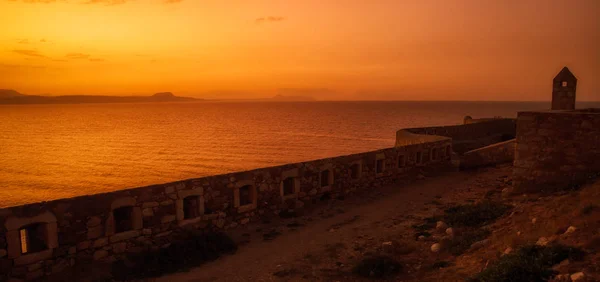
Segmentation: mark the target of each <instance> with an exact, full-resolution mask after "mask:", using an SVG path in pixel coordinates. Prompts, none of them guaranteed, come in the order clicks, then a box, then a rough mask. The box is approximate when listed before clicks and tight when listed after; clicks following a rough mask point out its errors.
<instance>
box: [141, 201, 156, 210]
mask: <svg viewBox="0 0 600 282" xmlns="http://www.w3.org/2000/svg"><path fill="white" fill-rule="evenodd" d="M158 206H159V204H158V202H145V203H143V204H142V208H143V209H147V208H154V207H158Z"/></svg>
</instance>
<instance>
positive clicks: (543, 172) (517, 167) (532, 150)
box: [513, 109, 600, 192]
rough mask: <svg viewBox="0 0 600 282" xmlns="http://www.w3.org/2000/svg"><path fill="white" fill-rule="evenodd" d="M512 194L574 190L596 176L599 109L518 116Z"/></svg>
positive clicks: (599, 166) (599, 161)
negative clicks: (513, 192) (513, 191)
mask: <svg viewBox="0 0 600 282" xmlns="http://www.w3.org/2000/svg"><path fill="white" fill-rule="evenodd" d="M516 142H517V145H516V153H515V162H514V171H513V185H514V189H515V192H548V191H556V190H563V189H569V188H573V187H577V186H579V185H581V184H583V183H585V182H586V181H588V180H590V178H595V177H597V176H598V174H599V173H600V109H582V110H570V111H539V112H520V113H519V115H518V118H517V138H516Z"/></svg>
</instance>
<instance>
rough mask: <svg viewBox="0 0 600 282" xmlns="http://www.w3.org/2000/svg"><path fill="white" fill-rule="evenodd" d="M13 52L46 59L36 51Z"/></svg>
mask: <svg viewBox="0 0 600 282" xmlns="http://www.w3.org/2000/svg"><path fill="white" fill-rule="evenodd" d="M13 52H15V53H17V54H21V55H25V56H30V57H39V58H47V57H46V56H44V55H42V54H40V53H39V52H38V51H36V50H13Z"/></svg>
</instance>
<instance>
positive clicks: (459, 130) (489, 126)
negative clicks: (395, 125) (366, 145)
mask: <svg viewBox="0 0 600 282" xmlns="http://www.w3.org/2000/svg"><path fill="white" fill-rule="evenodd" d="M403 131H408V132H411V133H415V134H424V135H438V136H445V137H450V138H452V143H453V149H454V151H455V152H457V153H459V154H463V153H465V152H468V151H471V150H474V149H477V148H482V147H485V146H488V145H491V144H494V143H498V142H503V141H507V140H510V139H513V138H514V136H515V135H516V120H515V119H508V118H505V119H502V118H498V119H491V120H487V121H479V122H476V123H468V124H461V125H450V126H434V127H421V128H408V129H402V130H399V131H398V132H396V144H397V145H398V144H402V141H401V139H402V137H403V135H404V134H403V133H402V132H403Z"/></svg>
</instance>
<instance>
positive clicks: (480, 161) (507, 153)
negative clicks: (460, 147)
mask: <svg viewBox="0 0 600 282" xmlns="http://www.w3.org/2000/svg"><path fill="white" fill-rule="evenodd" d="M515 146H516V141H515V139H512V140H509V141H504V142H500V143H496V144H493V145H489V146H486V147H483V148H479V149H475V150H472V151H468V152H466V153H464V154H463V155H462V156H461V157H460V168H461V169H470V168H477V167H485V166H490V165H497V164H503V163H512V162H513V161H514V159H515Z"/></svg>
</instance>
